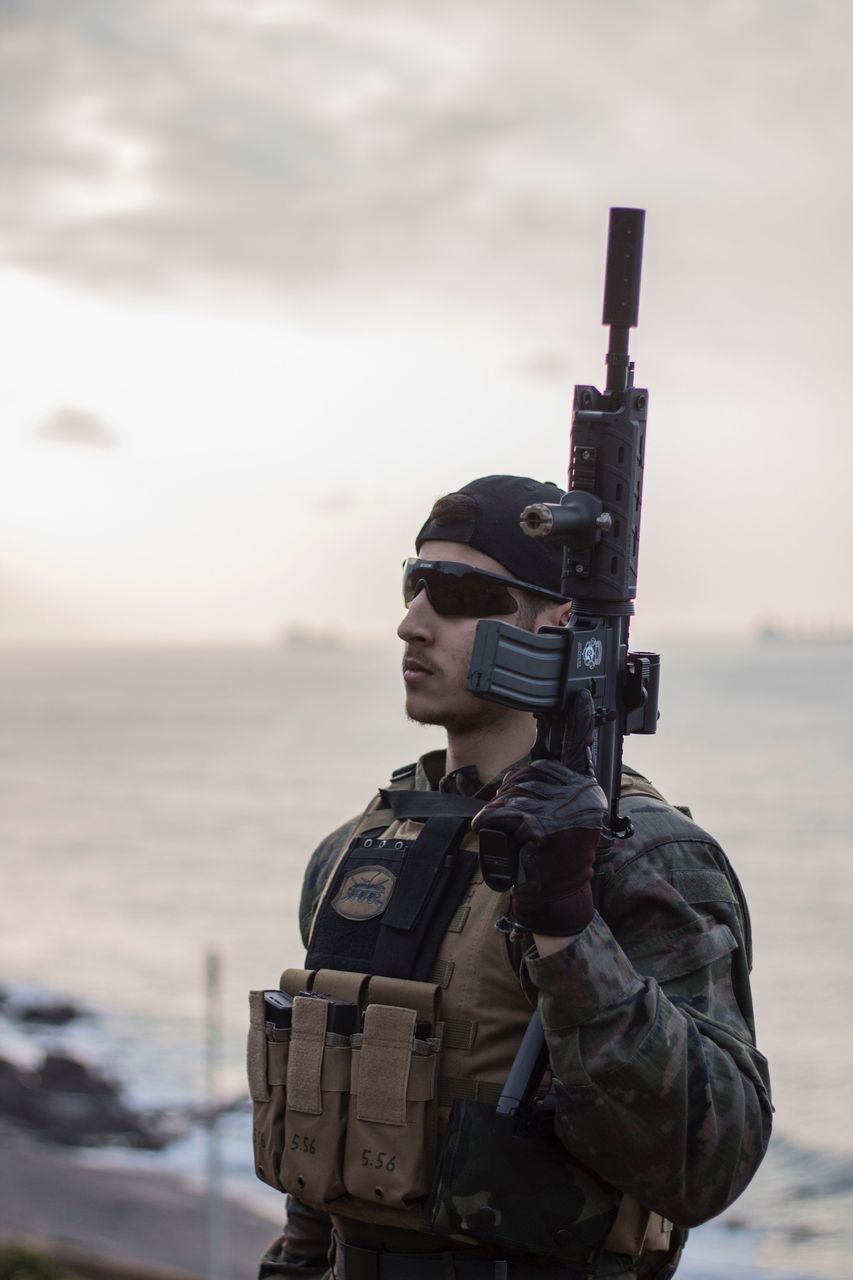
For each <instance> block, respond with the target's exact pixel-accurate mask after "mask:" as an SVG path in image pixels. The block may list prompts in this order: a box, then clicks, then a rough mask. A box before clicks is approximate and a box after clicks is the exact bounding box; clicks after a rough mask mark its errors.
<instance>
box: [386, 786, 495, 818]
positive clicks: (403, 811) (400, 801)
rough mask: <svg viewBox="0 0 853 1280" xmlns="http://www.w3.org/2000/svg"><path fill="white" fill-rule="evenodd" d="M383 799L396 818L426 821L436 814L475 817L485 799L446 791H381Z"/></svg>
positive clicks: (451, 816)
mask: <svg viewBox="0 0 853 1280" xmlns="http://www.w3.org/2000/svg"><path fill="white" fill-rule="evenodd" d="M379 794H380V795H381V797H382V799H383V801H384V802H385V804H386V805H387V807H388V808H389V809H392V810H393V812H394V817H395V818H407V819H409V820H410V821H412V822H425V821H426V820H427V818H432V817H433V816H434V815H435V814H441V815H442V817H450V818H473V816H474V814H475V813H479V812H480V810H481V809H482V807H483V805H484V804H485V803H486V802H485V800H477V799H476V798H475V797H474V796H457V795H453V794H452V793H449V792H448V793H445V792H444V791H380V792H379Z"/></svg>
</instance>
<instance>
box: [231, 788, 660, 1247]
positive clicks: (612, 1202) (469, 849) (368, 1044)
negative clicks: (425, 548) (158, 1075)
mask: <svg viewBox="0 0 853 1280" xmlns="http://www.w3.org/2000/svg"><path fill="white" fill-rule="evenodd" d="M631 782H632V779H628V778H626V783H628V785H629V788H630V789H631V790H634V789H635V788H633V787H631ZM640 783H641V784H645V786H644V787H643V786H640V787H638V788H636V790H637V792H638V793H639V794H649V793H653V794H654V795H655V796H657V795H658V793H657V792H655V791H654V789H653V788H651V787H650V784H648V783H646V782H645V779H641V780H640ZM646 788H648V789H649V790H648V791H647V790H646ZM482 803H483V802H482V801H481V800H480V801H478V800H476V799H468V798H466V797H462V796H456V795H445V794H443V793H440V792H420V791H415V790H414V770H412V771H411V772H409V773H406V772H405V771H399V773H398V774H397V775H395V776H394V779H393V780H392V782H391V784H390V785H389V786H388V787H386V788H384V789H383V790H382V791H380V792H379V793H378V794H377V795H376V796H375V797H374V799H373V800H372V801H371V803H370V804H369V805H368V807H367V809H366V810H365V812H364V814H363V815H362V817H361V818H360V819H359V821H358V823H357V824H356V826H355V828H354V829H353V831H352V832H351V835H350V839H349V843H348V844H347V846H346V848H345V849H344V850H343V852H342V853H341V854H340V856H339V858H338V861H337V864H336V865H335V866H334V867H333V869H332V871H331V874H330V875H329V876H328V878H327V881H326V885H325V888H324V891H323V893H322V895H321V897H320V899H319V901H318V903H317V906H316V908H315V911H314V916H313V920H312V924H311V932H310V937H309V946H308V954H307V957H306V968H304V969H288V970H285V972H284V973H283V974H282V975H281V981H280V989H281V991H283V992H285V993H287V995H289V996H291V997H292V998H293V1012H292V1026H291V1027H290V1028H288V1029H275V1028H272V1027H271V1026H270V1024H269V1023H268V1022H267V1020H266V1015H265V1012H264V995H263V992H252V993H251V996H250V1004H251V1028H250V1033H249V1081H250V1092H251V1096H252V1100H253V1104H254V1106H253V1110H254V1126H253V1127H254V1147H255V1161H256V1172H257V1174H258V1176H259V1177H260V1178H261V1179H262V1180H263V1181H265V1182H268V1183H269V1184H270V1185H272V1186H273V1187H276V1188H277V1189H279V1190H282V1191H285V1190H286V1191H289V1192H291V1193H292V1194H294V1195H295V1196H296V1197H297V1198H298V1199H299V1200H300V1201H302V1202H304V1203H307V1204H309V1205H311V1206H313V1207H314V1208H318V1209H324V1210H326V1211H328V1212H330V1213H331V1214H332V1215H333V1216H340V1217H352V1218H356V1219H358V1220H360V1221H362V1222H369V1223H375V1224H378V1225H384V1226H389V1227H402V1228H404V1229H410V1230H414V1231H422V1230H423V1226H422V1220H423V1209H424V1202H425V1199H426V1197H427V1195H428V1193H429V1191H430V1187H431V1184H432V1182H433V1178H434V1174H435V1163H436V1152H437V1150H438V1144H439V1142H440V1139H441V1138H442V1136H443V1134H444V1131H445V1129H446V1127H447V1123H448V1117H449V1115H450V1108H451V1105H452V1103H453V1102H454V1100H456V1099H463V1100H469V1101H473V1102H478V1103H479V1102H482V1103H487V1104H491V1105H494V1104H495V1103H496V1102H497V1099H498V1097H499V1096H500V1093H501V1089H502V1086H503V1084H504V1082H505V1080H506V1077H507V1074H508V1072H509V1069H510V1067H511V1065H512V1062H513V1059H514V1057H515V1054H516V1052H517V1049H518V1046H519V1044H520V1042H521V1039H522V1036H523V1034H524V1031H525V1029H526V1028H527V1025H528V1023H529V1021H530V1017H531V1014H532V1007H531V1004H530V1002H529V1001H528V999H527V997H526V995H525V994H524V991H523V989H522V986H521V983H520V981H519V975H518V973H517V972H516V970H515V968H514V966H513V963H512V960H511V958H510V952H509V949H508V947H507V941H506V936H505V933H503V932H501V931H500V930H499V929H498V928H496V925H497V924H498V922H499V921H500V920H501V918H502V917H504V916H505V915H506V913H507V911H508V908H509V895H508V894H496V893H495V892H493V891H492V890H491V889H489V888H488V887H487V886H486V885H485V884H484V883H483V876H482V872H481V871H480V867H479V860H478V858H477V856H476V855H477V837H476V835H475V834H474V833H472V832H471V831H470V828H469V823H470V819H471V817H472V816H473V814H474V813H475V812H477V810H478V809H479V808H480V807H481V806H482ZM305 993H314V994H313V995H312V994H305ZM317 995H322V996H324V997H331V998H332V999H333V1000H338V1001H345V1002H349V1003H350V1004H352V1005H356V1006H358V1008H359V1010H361V1011H363V1014H362V1017H363V1022H362V1023H361V1029H360V1030H358V1031H356V1032H355V1033H354V1034H352V1035H342V1034H340V1033H339V1032H336V1031H334V1030H330V1029H329V1028H330V1025H331V1023H330V1018H333V1017H334V1014H333V1013H332V1012H331V1010H332V1005H331V1004H330V1002H329V1000H328V999H318V998H317ZM545 1083H546V1085H547V1077H546V1082H545ZM552 1141H553V1144H554V1145H555V1148H558V1149H559V1154H560V1157H561V1159H562V1160H563V1161H564V1163H569V1164H571V1157H570V1156H569V1155H567V1153H566V1152H565V1151H564V1149H563V1148H562V1145H561V1144H559V1142H558V1140H557V1138H556V1137H554V1138H553V1139H552ZM584 1176H585V1177H589V1176H591V1175H589V1173H588V1171H587V1172H585V1173H584ZM597 1205H598V1207H597V1212H600V1213H603V1214H605V1215H606V1218H605V1219H603V1221H604V1232H603V1236H606V1239H604V1247H605V1248H606V1249H608V1250H610V1251H612V1252H617V1253H627V1254H631V1255H633V1256H636V1255H637V1254H638V1253H639V1252H640V1251H641V1249H642V1248H643V1247H644V1246H645V1247H646V1248H654V1249H665V1248H667V1246H668V1238H669V1237H668V1227H669V1224H667V1223H665V1222H664V1220H663V1219H661V1218H660V1217H659V1216H658V1215H657V1214H652V1213H650V1212H649V1211H647V1210H644V1209H642V1208H641V1207H640V1206H639V1205H638V1204H637V1203H636V1202H635V1201H634V1200H632V1199H631V1198H630V1197H628V1196H623V1195H621V1194H620V1193H619V1192H617V1191H616V1190H615V1189H612V1188H603V1190H602V1192H601V1194H600V1195H598V1201H597ZM608 1230H609V1234H608ZM603 1236H602V1238H603ZM599 1243H601V1239H599Z"/></svg>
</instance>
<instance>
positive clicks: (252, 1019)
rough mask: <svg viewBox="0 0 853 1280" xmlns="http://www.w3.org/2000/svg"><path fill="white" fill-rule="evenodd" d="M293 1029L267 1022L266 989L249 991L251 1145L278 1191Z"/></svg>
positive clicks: (261, 1171) (260, 1171)
mask: <svg viewBox="0 0 853 1280" xmlns="http://www.w3.org/2000/svg"><path fill="white" fill-rule="evenodd" d="M289 1048H290V1031H289V1030H284V1029H275V1028H273V1027H272V1026H271V1025H270V1026H268V1025H267V1022H266V1018H265V1010H264V993H263V991H250V992H249V1039H248V1044H247V1051H246V1065H247V1069H248V1076H249V1096H250V1097H251V1099H252V1145H253V1147H254V1153H255V1172H256V1173H257V1175H258V1177H259V1178H260V1179H261V1180H262V1181H263V1182H268V1183H269V1185H270V1186H271V1187H275V1189H276V1191H283V1190H284V1188H283V1186H282V1184H281V1182H280V1180H279V1169H280V1166H281V1154H282V1147H283V1144H284V1106H285V1100H284V1087H285V1080H286V1078H287V1058H288V1050H289Z"/></svg>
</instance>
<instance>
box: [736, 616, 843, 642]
mask: <svg viewBox="0 0 853 1280" xmlns="http://www.w3.org/2000/svg"><path fill="white" fill-rule="evenodd" d="M754 634H755V638H756V640H758V642H759V644H809V645H814V644H818V645H827V644H853V627H842V626H829V627H788V626H784V625H783V624H782V623H780V622H773V621H765V622H759V623H757V624H756V627H755V632H754Z"/></svg>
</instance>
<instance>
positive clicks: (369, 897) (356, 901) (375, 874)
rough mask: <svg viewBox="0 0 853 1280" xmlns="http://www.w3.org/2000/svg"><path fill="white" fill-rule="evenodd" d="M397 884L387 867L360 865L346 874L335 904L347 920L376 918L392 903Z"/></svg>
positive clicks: (334, 906) (336, 909)
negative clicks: (356, 869) (392, 895)
mask: <svg viewBox="0 0 853 1280" xmlns="http://www.w3.org/2000/svg"><path fill="white" fill-rule="evenodd" d="M396 883H397V877H396V876H395V875H394V873H393V871H389V870H388V868H387V867H359V869H358V871H351V872H350V874H349V875H348V876H344V881H343V884H342V885H341V887H340V889H339V890H338V892H337V894H336V895H335V897H334V900H333V902H332V906H333V908H334V909H335V911H337V913H338V915H339V916H343V917H344V919H345V920H372V919H373V918H374V917H375V916H381V915H382V912H383V911H384V910H385V908H386V907H387V906H388V903H389V902H390V900H391V894H392V893H393V892H394V885H395V884H396Z"/></svg>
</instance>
